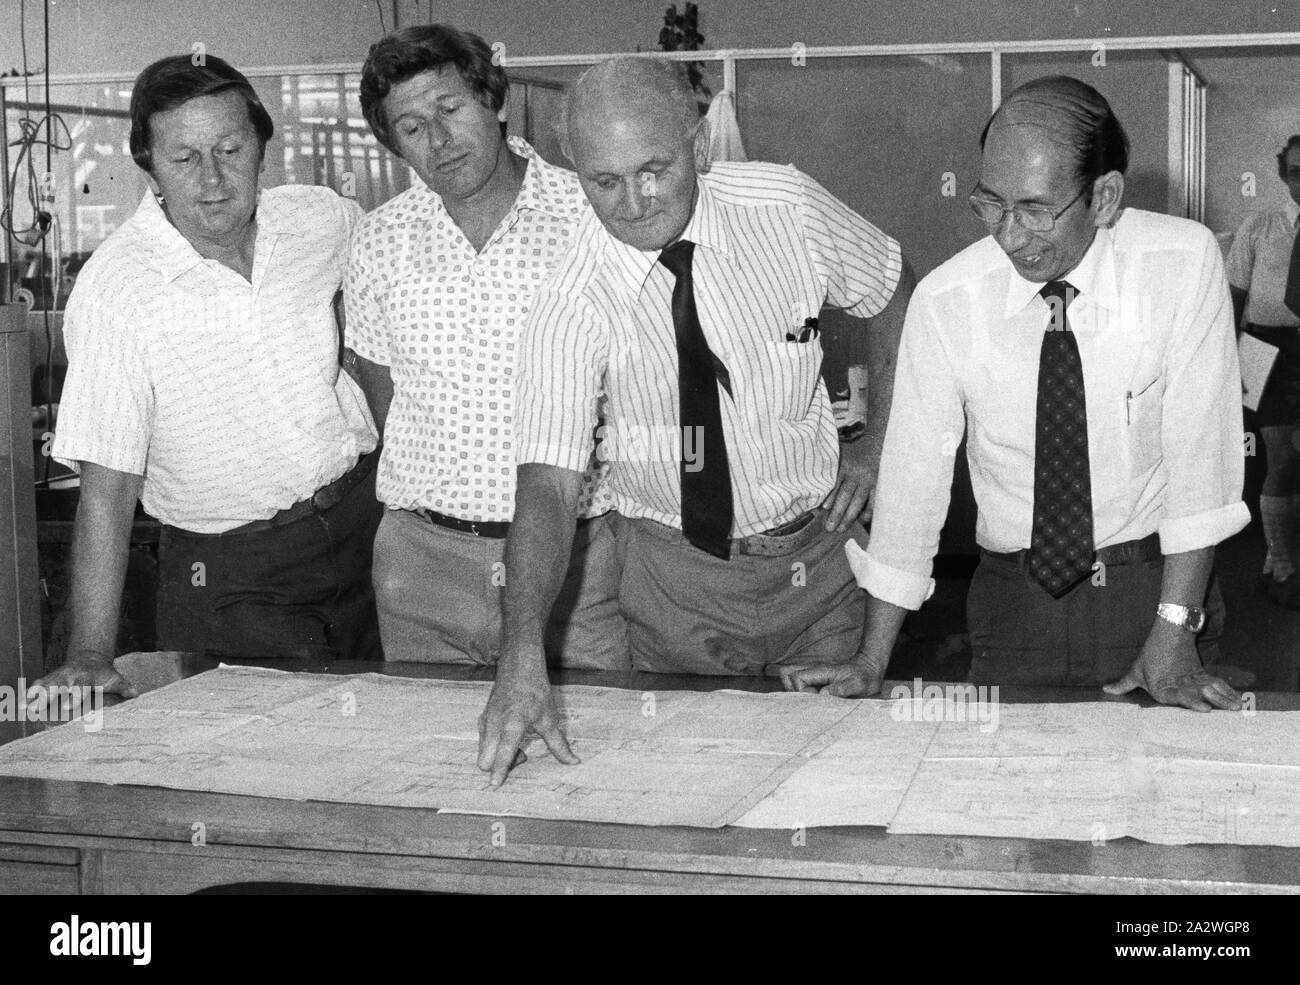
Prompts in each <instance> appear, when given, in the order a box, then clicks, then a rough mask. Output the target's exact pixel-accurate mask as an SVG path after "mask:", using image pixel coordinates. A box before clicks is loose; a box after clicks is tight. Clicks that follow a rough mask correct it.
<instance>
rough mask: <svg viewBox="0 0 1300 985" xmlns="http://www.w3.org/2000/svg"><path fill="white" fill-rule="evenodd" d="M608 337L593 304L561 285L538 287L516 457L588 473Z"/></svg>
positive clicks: (525, 356) (522, 353)
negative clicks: (561, 287) (570, 292)
mask: <svg viewBox="0 0 1300 985" xmlns="http://www.w3.org/2000/svg"><path fill="white" fill-rule="evenodd" d="M607 340H608V336H607V334H606V332H604V331H603V323H602V321H601V319H600V316H599V315H597V313H596V312H595V310H594V309H593V307H592V306H591V305H590V304H589V303H588V302H587V301H585V300H583V299H582V298H579V297H569V296H566V294H564V293H563V292H562V291H561V290H557V289H554V288H545V287H544V288H543V289H542V290H541V291H539V292H538V295H537V298H536V300H535V301H534V303H533V307H532V310H531V311H530V313H529V315H528V324H527V326H526V327H525V328H524V332H523V335H522V337H521V338H520V343H519V362H518V365H517V367H516V371H515V445H516V450H515V461H516V462H517V463H518V464H520V465H524V464H527V463H529V462H537V463H540V464H543V465H554V466H556V467H558V468H564V469H570V470H572V471H574V472H583V471H585V470H586V469H587V467H588V465H589V464H590V462H591V455H592V450H593V448H594V446H595V428H596V420H597V404H598V402H599V399H600V395H601V388H602V383H603V381H604V378H605V367H606V363H607V359H608V341H607Z"/></svg>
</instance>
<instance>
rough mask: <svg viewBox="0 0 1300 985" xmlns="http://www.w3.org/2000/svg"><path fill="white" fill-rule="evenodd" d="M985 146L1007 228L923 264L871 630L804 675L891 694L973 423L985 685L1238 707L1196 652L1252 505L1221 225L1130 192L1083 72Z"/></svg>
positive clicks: (863, 558) (1051, 83) (883, 505)
mask: <svg viewBox="0 0 1300 985" xmlns="http://www.w3.org/2000/svg"><path fill="white" fill-rule="evenodd" d="M980 144H981V148H982V151H983V157H982V164H981V171H980V180H979V183H978V184H977V185H976V186H975V190H974V193H973V194H972V195H971V199H970V201H971V207H972V208H973V210H974V211H975V213H976V215H977V216H978V217H979V218H980V219H981V220H983V221H984V222H985V223H986V224H987V226H988V229H989V235H988V236H987V237H985V238H984V239H981V240H980V241H978V242H977V243H975V244H974V245H973V246H970V247H968V248H967V249H965V250H963V251H962V252H961V253H959V254H957V255H956V256H955V257H953V258H952V259H950V260H949V261H947V262H946V263H944V264H942V265H941V266H940V267H939V268H938V269H936V270H935V271H934V272H933V273H931V274H930V275H929V276H927V277H926V278H925V279H924V280H923V281H922V282H921V283H920V285H919V286H918V287H917V290H916V294H915V295H914V297H913V299H912V305H911V307H910V308H909V310H908V314H907V324H906V326H905V328H904V331H903V342H902V349H901V352H900V354H899V358H898V376H897V378H896V380H895V384H894V406H893V411H892V414H891V415H890V420H889V433H888V436H887V437H886V439H885V448H884V454H883V457H882V460H881V467H880V484H879V487H878V489H877V493H876V508H875V513H874V516H873V520H872V530H871V538H870V542H869V543H868V545H867V549H866V551H865V552H863V551H861V550H858V549H857V548H856V545H855V546H854V567H855V570H856V572H857V575H858V581H859V584H861V585H862V587H863V588H865V589H866V591H867V595H868V616H867V633H866V642H865V645H864V647H863V650H862V652H861V653H860V654H859V657H858V659H857V660H856V661H855V662H854V663H852V664H849V665H843V664H840V665H833V666H829V665H819V666H808V667H802V668H791V669H788V670H787V671H786V673H785V675H784V677H785V684H786V686H787V687H788V688H790V689H794V690H801V691H814V690H821V691H826V692H829V693H831V694H837V695H844V696H852V695H866V694H874V693H875V692H877V691H878V690H879V689H880V683H881V679H882V677H883V675H884V672H885V668H886V667H887V665H888V663H889V656H890V653H891V651H892V649H893V646H894V642H895V640H896V639H897V636H898V631H899V628H900V627H901V625H902V622H903V617H904V615H905V614H906V612H907V611H908V610H909V609H911V610H914V609H918V608H919V607H920V606H921V604H922V603H923V602H924V601H925V599H926V598H927V597H928V596H929V594H930V592H931V591H932V590H933V582H932V580H931V577H930V574H931V570H932V561H933V558H934V554H935V551H936V549H937V547H938V542H939V531H940V527H941V526H942V525H943V521H944V516H945V515H946V513H947V508H948V498H949V488H950V485H951V482H952V470H953V454H952V452H953V449H954V448H955V447H956V445H957V442H958V441H959V440H960V437H961V435H962V432H963V430H965V431H966V433H967V435H968V439H969V442H968V447H967V455H968V456H969V458H970V467H971V478H972V483H973V485H974V489H975V499H976V503H977V505H978V517H977V523H976V539H977V540H978V542H979V545H980V549H981V558H980V564H979V567H978V569H977V570H976V573H975V577H974V580H973V581H972V583H971V587H970V594H969V596H968V600H967V617H968V625H969V630H970V639H971V650H972V663H971V679H972V681H974V682H975V683H977V684H999V685H1002V684H1033V685H1071V686H1080V687H1100V686H1105V689H1106V690H1107V691H1108V692H1109V693H1112V694H1123V693H1127V692H1129V691H1131V690H1133V689H1135V688H1139V687H1141V688H1144V689H1145V690H1146V691H1147V692H1148V693H1149V694H1150V695H1151V696H1152V697H1153V698H1155V699H1156V700H1157V701H1159V702H1161V703H1162V704H1177V705H1183V706H1185V707H1188V708H1195V709H1197V710H1202V711H1208V710H1210V709H1211V708H1227V709H1235V708H1239V707H1240V699H1239V695H1238V694H1237V693H1236V692H1235V691H1234V690H1233V689H1232V688H1231V687H1230V686H1229V685H1228V684H1227V683H1226V682H1225V681H1223V680H1221V679H1220V678H1218V677H1216V676H1214V675H1213V674H1211V673H1209V672H1208V671H1207V670H1206V669H1205V668H1204V667H1203V666H1202V661H1201V658H1200V657H1199V656H1198V651H1197V640H1198V633H1200V632H1201V631H1202V629H1203V626H1204V624H1205V621H1206V616H1205V607H1206V597H1207V585H1208V580H1209V578H1210V575H1211V569H1212V566H1213V559H1214V546H1215V545H1216V544H1217V543H1219V542H1220V541H1221V540H1223V539H1225V538H1226V537H1229V536H1231V535H1232V534H1234V533H1236V532H1237V531H1238V530H1241V529H1242V528H1243V527H1244V526H1245V525H1246V523H1247V522H1248V520H1249V513H1248V511H1247V509H1246V505H1245V503H1243V502H1242V500H1241V492H1242V478H1243V458H1242V439H1243V435H1242V425H1241V380H1240V373H1239V369H1238V365H1237V350H1236V346H1235V345H1234V334H1233V329H1232V323H1231V318H1232V306H1231V304H1230V302H1229V296H1228V290H1227V281H1226V280H1225V278H1224V273H1223V260H1222V256H1221V253H1220V250H1219V247H1218V244H1217V242H1216V241H1215V239H1214V237H1213V236H1212V235H1211V234H1210V232H1209V230H1207V229H1206V228H1205V227H1203V226H1201V225H1199V224H1197V223H1194V222H1191V221H1188V220H1186V219H1176V218H1172V217H1169V216H1164V215H1157V214H1154V213H1150V212H1142V211H1139V210H1137V209H1123V208H1122V200H1123V195H1124V172H1125V170H1126V168H1127V164H1128V138H1127V136H1126V135H1125V133H1124V130H1123V128H1122V127H1121V126H1120V123H1119V121H1118V119H1116V117H1115V115H1114V113H1113V112H1112V111H1111V108H1110V105H1109V104H1108V103H1107V102H1106V100H1105V99H1104V98H1103V97H1102V96H1101V94H1100V93H1098V92H1097V91H1096V90H1095V89H1093V88H1092V87H1091V86H1089V85H1086V84H1085V83H1083V82H1080V81H1079V80H1077V79H1073V78H1069V77H1065V76H1055V77H1049V78H1044V79H1038V80H1035V81H1033V82H1030V83H1027V84H1026V85H1024V86H1021V87H1020V88H1018V89H1016V90H1015V91H1014V92H1012V93H1011V94H1010V95H1009V96H1008V97H1007V99H1006V101H1005V102H1004V103H1003V104H1002V106H1001V108H999V109H998V111H997V112H996V113H995V114H994V115H993V117H992V119H991V120H990V121H989V123H988V125H987V126H986V127H985V131H984V134H983V136H982V137H981V140H980Z"/></svg>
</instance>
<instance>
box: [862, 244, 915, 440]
mask: <svg viewBox="0 0 1300 985" xmlns="http://www.w3.org/2000/svg"><path fill="white" fill-rule="evenodd" d="M915 286H916V278H915V277H914V276H913V274H912V268H911V267H910V266H909V265H908V263H907V261H906V260H904V261H903V269H902V272H901V273H900V274H899V278H898V286H897V287H896V288H895V289H894V296H893V297H892V298H891V299H890V301H889V304H888V306H887V307H886V308H885V310H884V311H882V312H881V313H880V314H879V315H877V316H876V317H875V318H874V319H872V325H871V330H870V331H868V332H867V338H866V359H867V366H866V369H867V418H866V422H865V425H866V434H865V435H864V437H863V440H864V441H867V442H870V447H871V448H872V449H874V451H875V453H876V455H877V457H878V456H879V452H880V449H881V448H882V447H883V446H884V443H885V430H886V428H887V426H888V424H889V408H890V406H891V404H892V403H893V399H894V371H895V368H896V366H897V364H898V349H899V344H900V341H901V339H902V337H903V322H904V319H905V317H906V315H907V303H908V301H909V300H910V299H911V297H912V289H913V288H914V287H915Z"/></svg>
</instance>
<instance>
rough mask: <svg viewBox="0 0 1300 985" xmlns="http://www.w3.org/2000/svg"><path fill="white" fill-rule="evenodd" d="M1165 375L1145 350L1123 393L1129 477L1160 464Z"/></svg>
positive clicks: (1158, 363)
mask: <svg viewBox="0 0 1300 985" xmlns="http://www.w3.org/2000/svg"><path fill="white" fill-rule="evenodd" d="M1164 396H1165V374H1164V367H1163V366H1162V365H1161V363H1160V360H1159V359H1158V358H1157V357H1156V356H1155V354H1154V353H1152V352H1150V351H1148V350H1144V351H1143V353H1142V356H1141V357H1140V358H1139V360H1138V364H1137V366H1136V367H1135V368H1134V371H1133V372H1132V373H1131V374H1130V375H1129V379H1128V384H1127V386H1126V388H1125V391H1124V428H1125V431H1124V433H1125V436H1126V437H1127V439H1128V440H1127V441H1126V442H1125V444H1126V446H1127V451H1128V464H1129V475H1130V476H1131V477H1133V478H1142V477H1145V476H1147V475H1148V474H1149V473H1150V472H1151V471H1152V470H1153V469H1155V468H1156V466H1158V465H1159V464H1160V460H1161V457H1162V451H1163V449H1162V427H1163V424H1164V415H1163V408H1164Z"/></svg>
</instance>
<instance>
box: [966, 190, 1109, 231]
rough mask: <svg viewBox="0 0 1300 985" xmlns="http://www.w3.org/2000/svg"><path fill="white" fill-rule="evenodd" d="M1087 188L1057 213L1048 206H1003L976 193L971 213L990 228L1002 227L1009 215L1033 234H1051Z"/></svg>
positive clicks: (971, 198) (972, 197)
mask: <svg viewBox="0 0 1300 985" xmlns="http://www.w3.org/2000/svg"><path fill="white" fill-rule="evenodd" d="M1087 190H1088V189H1087V187H1086V186H1085V187H1083V188H1081V189H1079V194H1077V195H1075V196H1074V198H1072V199H1070V200H1069V201H1068V202H1066V203H1065V205H1064V206H1062V207H1061V208H1059V209H1057V210H1056V211H1055V212H1053V211H1052V210H1051V208H1050V207H1049V206H1046V205H1003V204H1002V203H1001V202H995V201H994V200H993V199H991V198H982V197H980V196H979V195H976V194H974V193H972V194H971V197H970V207H971V211H972V212H974V213H975V215H977V216H978V217H979V219H980V221H982V222H983V223H985V224H986V225H988V226H993V227H996V226H1000V225H1002V218H1003V216H1006V215H1008V214H1010V215H1011V217H1012V218H1013V219H1015V220H1016V222H1018V223H1019V224H1020V228H1021V229H1026V230H1028V231H1029V232H1031V233H1045V232H1049V231H1050V230H1051V229H1052V227H1054V226H1055V225H1056V220H1057V219H1059V218H1061V216H1063V215H1065V213H1066V212H1068V211H1069V210H1070V206H1072V205H1073V204H1074V203H1075V202H1077V201H1079V199H1081V198H1083V193H1084V192H1086V191H1087Z"/></svg>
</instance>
